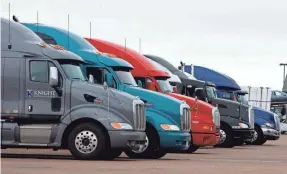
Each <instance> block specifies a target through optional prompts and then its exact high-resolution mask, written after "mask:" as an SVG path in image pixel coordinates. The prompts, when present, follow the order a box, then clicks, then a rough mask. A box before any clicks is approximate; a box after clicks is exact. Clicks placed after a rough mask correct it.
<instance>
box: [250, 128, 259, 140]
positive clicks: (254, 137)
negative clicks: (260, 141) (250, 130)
mask: <svg viewBox="0 0 287 174" xmlns="http://www.w3.org/2000/svg"><path fill="white" fill-rule="evenodd" d="M257 138H258V133H257V131H256V130H255V132H254V134H253V138H252V141H251V142H254V141H256V140H257Z"/></svg>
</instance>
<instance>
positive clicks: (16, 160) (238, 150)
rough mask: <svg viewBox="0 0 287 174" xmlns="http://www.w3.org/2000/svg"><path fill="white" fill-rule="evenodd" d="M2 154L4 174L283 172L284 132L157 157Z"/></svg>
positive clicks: (32, 152) (286, 159) (285, 168)
mask: <svg viewBox="0 0 287 174" xmlns="http://www.w3.org/2000/svg"><path fill="white" fill-rule="evenodd" d="M1 155H2V157H1V166H2V173H3V174H22V173H27V174H39V173H40V174H66V173H67V174H79V173H85V174H89V173H93V174H100V173H104V174H120V173H125V174H136V173H145V174H157V173H165V174H169V173H170V174H183V173H189V174H190V173H194V174H198V173H204V174H207V173H212V174H216V173H218V174H219V173H220V174H222V173H230V174H242V173H250V174H257V173H258V174H265V173H266V174H270V173H272V174H279V173H282V174H286V173H287V135H282V136H281V138H280V140H278V141H269V142H267V143H266V144H265V145H263V146H247V145H245V146H241V147H235V148H232V149H221V148H216V149H214V148H204V149H200V150H198V151H197V152H196V153H194V154H168V155H167V156H165V157H164V158H163V159H160V160H130V159H128V158H126V157H125V156H124V155H123V154H122V156H121V158H118V159H116V160H114V161H79V160H74V159H73V158H72V157H71V155H70V154H69V152H68V151H52V150H39V149H37V150H34V149H33V150H31V149H30V150H26V149H7V150H2V154H1Z"/></svg>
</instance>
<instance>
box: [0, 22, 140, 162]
mask: <svg viewBox="0 0 287 174" xmlns="http://www.w3.org/2000/svg"><path fill="white" fill-rule="evenodd" d="M82 64H86V62H85V61H84V60H83V59H82V58H81V57H79V56H78V55H76V54H73V53H71V52H69V51H66V50H64V49H62V48H61V47H58V46H55V45H48V44H46V43H45V42H44V41H43V40H42V39H41V38H40V37H38V36H37V35H36V34H35V33H34V32H33V31H31V30H29V29H28V28H27V27H25V26H24V25H22V24H20V23H18V22H14V21H12V20H11V21H10V20H6V19H2V18H1V80H2V82H1V92H2V95H1V105H2V110H1V148H53V149H54V150H57V149H69V150H70V152H71V153H72V155H73V156H75V157H76V158H77V159H105V160H110V159H114V158H115V157H118V156H119V155H120V154H121V153H122V151H123V150H125V149H129V148H136V149H137V148H141V147H143V144H144V142H145V139H146V135H145V132H144V130H145V122H144V119H145V115H141V116H139V115H137V114H135V113H136V112H139V111H140V110H138V109H137V107H138V106H144V103H143V102H142V101H141V100H140V99H138V98H136V97H134V96H132V95H128V94H125V93H123V92H119V91H114V94H115V96H116V98H121V99H122V100H123V101H124V102H125V103H126V106H125V107H121V106H119V105H117V104H115V103H116V99H115V97H114V96H108V90H107V89H105V88H104V87H103V86H100V85H94V84H91V83H89V82H88V81H87V78H86V77H85V76H84V74H83V73H82V71H81V68H80V65H82ZM142 112H144V111H142ZM107 118H108V119H107Z"/></svg>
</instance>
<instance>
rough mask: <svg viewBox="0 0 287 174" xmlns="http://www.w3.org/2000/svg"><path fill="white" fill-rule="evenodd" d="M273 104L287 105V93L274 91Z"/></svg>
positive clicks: (272, 95)
mask: <svg viewBox="0 0 287 174" xmlns="http://www.w3.org/2000/svg"><path fill="white" fill-rule="evenodd" d="M271 103H272V105H275V104H287V93H285V92H283V91H279V90H273V91H272V94H271Z"/></svg>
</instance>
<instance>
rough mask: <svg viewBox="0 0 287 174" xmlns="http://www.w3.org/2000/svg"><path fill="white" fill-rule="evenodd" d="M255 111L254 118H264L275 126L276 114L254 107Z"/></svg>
mask: <svg viewBox="0 0 287 174" xmlns="http://www.w3.org/2000/svg"><path fill="white" fill-rule="evenodd" d="M253 109H254V116H255V118H256V117H259V118H262V119H264V120H266V121H268V122H271V123H273V124H275V120H274V113H273V112H270V111H268V110H265V109H262V108H259V107H256V106H253Z"/></svg>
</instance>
